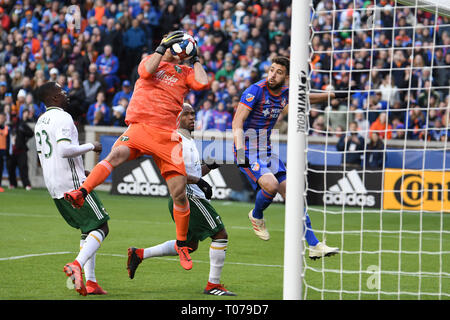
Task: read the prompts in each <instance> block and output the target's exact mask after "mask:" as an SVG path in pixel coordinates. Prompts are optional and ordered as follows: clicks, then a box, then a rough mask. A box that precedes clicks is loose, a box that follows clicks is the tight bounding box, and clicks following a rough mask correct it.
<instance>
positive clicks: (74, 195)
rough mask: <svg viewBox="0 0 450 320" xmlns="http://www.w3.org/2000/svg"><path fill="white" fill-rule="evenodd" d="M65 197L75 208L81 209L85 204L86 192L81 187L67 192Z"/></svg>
mask: <svg viewBox="0 0 450 320" xmlns="http://www.w3.org/2000/svg"><path fill="white" fill-rule="evenodd" d="M64 199H65V200H66V201H68V202H70V204H71V205H72V207H74V208H75V209H80V208H81V207H82V206H83V204H84V194H83V192H81V190H80V189H76V190H72V191H70V192H65V193H64Z"/></svg>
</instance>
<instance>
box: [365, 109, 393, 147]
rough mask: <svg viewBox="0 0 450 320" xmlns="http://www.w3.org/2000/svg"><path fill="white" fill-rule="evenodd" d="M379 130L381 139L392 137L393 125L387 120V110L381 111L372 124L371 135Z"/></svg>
mask: <svg viewBox="0 0 450 320" xmlns="http://www.w3.org/2000/svg"><path fill="white" fill-rule="evenodd" d="M372 132H377V133H378V135H379V136H380V138H381V139H387V140H389V139H392V125H390V124H389V123H388V122H387V114H386V112H381V113H380V114H379V115H378V118H377V119H376V120H375V121H374V122H373V123H372V124H371V125H370V131H369V135H370V134H371V133H372Z"/></svg>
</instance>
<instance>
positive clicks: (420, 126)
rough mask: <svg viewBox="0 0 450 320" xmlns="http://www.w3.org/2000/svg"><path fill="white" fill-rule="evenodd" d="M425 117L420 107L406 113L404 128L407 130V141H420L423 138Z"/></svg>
mask: <svg viewBox="0 0 450 320" xmlns="http://www.w3.org/2000/svg"><path fill="white" fill-rule="evenodd" d="M425 125H426V123H425V115H424V113H423V112H422V110H421V108H420V106H418V105H416V106H414V107H413V108H412V109H411V110H410V111H409V113H408V117H407V119H406V127H407V128H408V139H411V140H422V139H423V138H424V136H425V130H424V129H425Z"/></svg>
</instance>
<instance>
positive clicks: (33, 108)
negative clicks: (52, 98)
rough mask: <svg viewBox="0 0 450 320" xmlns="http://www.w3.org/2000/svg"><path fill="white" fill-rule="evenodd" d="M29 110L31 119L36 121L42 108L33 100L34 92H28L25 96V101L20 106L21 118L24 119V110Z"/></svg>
mask: <svg viewBox="0 0 450 320" xmlns="http://www.w3.org/2000/svg"><path fill="white" fill-rule="evenodd" d="M25 110H28V112H29V120H30V121H32V122H35V121H36V120H37V119H38V118H39V116H40V115H41V110H40V109H39V108H38V106H37V104H36V103H34V101H33V94H31V93H27V94H26V96H25V102H24V103H23V104H21V105H20V107H19V118H20V120H23V112H24V111H25Z"/></svg>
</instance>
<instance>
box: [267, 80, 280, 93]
mask: <svg viewBox="0 0 450 320" xmlns="http://www.w3.org/2000/svg"><path fill="white" fill-rule="evenodd" d="M267 86H268V87H269V89H270V90H272V91H277V90H278V89H280V88H281V87H282V86H283V83H278V84H276V85H270V83H269V82H267Z"/></svg>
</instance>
